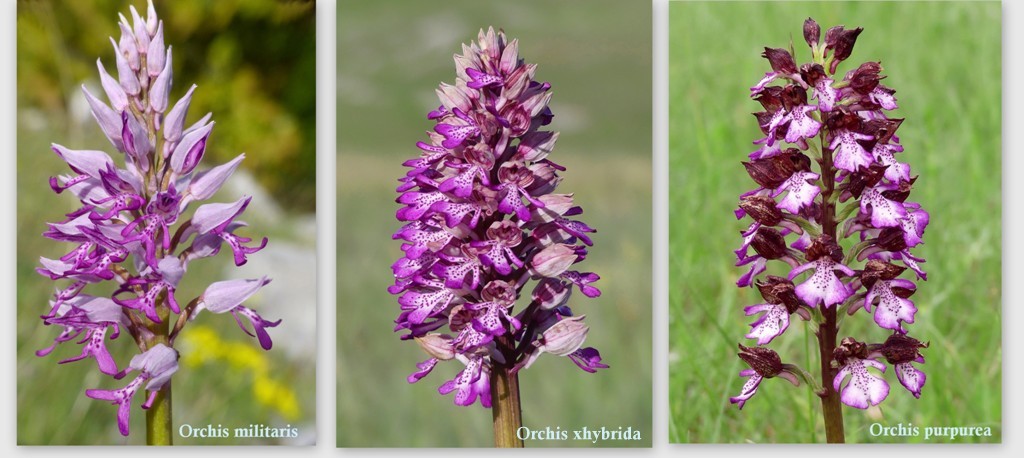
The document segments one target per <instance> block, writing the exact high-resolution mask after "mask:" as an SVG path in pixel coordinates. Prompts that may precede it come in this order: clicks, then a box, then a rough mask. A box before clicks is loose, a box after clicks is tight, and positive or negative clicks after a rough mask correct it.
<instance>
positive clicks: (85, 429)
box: [16, 0, 317, 445]
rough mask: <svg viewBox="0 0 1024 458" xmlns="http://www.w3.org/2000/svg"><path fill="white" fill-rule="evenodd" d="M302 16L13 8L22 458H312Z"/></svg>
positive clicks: (306, 72) (117, 4) (310, 245)
mask: <svg viewBox="0 0 1024 458" xmlns="http://www.w3.org/2000/svg"><path fill="white" fill-rule="evenodd" d="M315 9H316V8H315V2H313V1H288V2H282V1H277V0H248V1H246V2H209V1H204V0H178V1H174V2H170V1H161V0H155V1H151V2H149V3H147V2H146V0H98V1H93V2H78V1H72V0H63V1H62V0H38V1H23V2H18V10H17V94H18V98H17V121H18V122H17V176H18V181H17V192H18V194H17V200H18V207H17V237H18V238H17V244H18V251H17V312H16V313H17V342H18V346H17V380H18V384H17V399H18V406H17V408H18V411H17V421H18V427H17V441H18V444H19V445H144V444H148V445H313V444H315V443H316V440H317V438H316V423H315V421H316V420H315V419H316V404H315V402H316V386H315V384H316V381H315V371H316V333H317V326H316V323H317V321H316V288H317V285H316V281H315V279H316V246H315V240H316V215H315V207H316V205H315V203H316V194H315V188H316V180H315V172H314V171H315V168H316V154H315V149H316V144H315V137H316V135H315V134H316V132H315V130H316V127H315V126H316V95H317V94H316V78H315V73H316V72H315V67H316V57H315V50H316V41H315V34H316V29H315V25H316V20H315V19H316V18H315ZM40 381H45V383H40Z"/></svg>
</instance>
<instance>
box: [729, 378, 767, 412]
mask: <svg viewBox="0 0 1024 458" xmlns="http://www.w3.org/2000/svg"><path fill="white" fill-rule="evenodd" d="M740 377H750V378H749V379H747V382H746V383H744V384H743V388H742V389H740V394H739V395H738V396H733V397H731V398H729V402H730V403H732V404H738V405H739V408H740V410H743V405H744V404H746V403H747V400H748V399H750V398H751V397H753V396H754V395H755V394H757V387H758V386H760V385H761V380H764V379H763V378H762V377H761V376H760V375H757V372H754V370H753V369H744V370H742V371H740Z"/></svg>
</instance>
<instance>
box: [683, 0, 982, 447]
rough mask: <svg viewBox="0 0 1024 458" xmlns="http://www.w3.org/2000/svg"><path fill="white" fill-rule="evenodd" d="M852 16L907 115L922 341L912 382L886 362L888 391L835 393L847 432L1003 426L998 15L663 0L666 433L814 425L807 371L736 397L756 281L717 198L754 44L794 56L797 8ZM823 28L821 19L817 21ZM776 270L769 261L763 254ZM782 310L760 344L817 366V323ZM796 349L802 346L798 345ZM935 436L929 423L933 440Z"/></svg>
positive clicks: (949, 8)
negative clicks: (855, 397) (849, 400)
mask: <svg viewBox="0 0 1024 458" xmlns="http://www.w3.org/2000/svg"><path fill="white" fill-rule="evenodd" d="M808 16H811V17H813V18H814V19H815V20H817V21H818V22H819V23H820V24H821V25H822V27H823V30H824V28H826V27H829V26H832V25H835V24H845V25H847V26H850V27H853V26H862V27H864V33H862V34H861V35H860V37H859V39H858V40H857V44H856V48H855V49H854V51H853V56H852V57H851V59H850V60H849V61H847V62H846V63H844V64H843V65H840V72H845V71H847V70H849V69H850V68H852V67H851V66H852V65H855V64H852V63H850V62H857V63H859V62H863V61H866V60H880V61H881V62H882V65H883V66H884V67H885V74H887V75H888V78H887V79H886V80H885V81H884V83H885V84H886V85H888V86H890V87H892V88H895V89H896V91H897V92H896V97H897V99H898V100H899V102H900V109H899V110H898V111H897V112H896V116H898V117H905V118H906V122H904V123H903V126H902V127H901V128H900V131H899V135H900V140H901V143H902V144H903V145H904V146H905V147H906V152H905V153H901V154H902V156H901V157H900V159H901V160H903V161H907V162H909V163H910V165H911V167H912V171H913V173H914V174H915V175H916V174H919V175H920V180H918V181H917V184H916V185H915V187H914V195H913V199H914V200H916V201H920V202H921V203H922V205H923V206H924V208H926V209H928V210H929V211H930V212H931V225H930V226H929V227H928V230H927V232H926V233H925V242H926V244H925V245H923V246H921V247H920V248H918V249H916V250H915V254H917V255H919V256H923V257H924V258H926V259H927V260H928V263H927V264H925V265H924V266H923V267H924V268H925V269H926V270H927V271H928V274H929V277H928V278H929V279H930V280H929V281H928V282H921V283H920V284H919V289H918V292H917V294H915V295H914V301H915V302H916V304H917V306H918V307H919V309H920V312H919V313H918V315H917V319H918V320H917V322H916V323H914V324H911V325H909V326H910V327H911V328H912V330H913V334H914V336H915V337H917V338H919V339H921V340H926V341H930V342H931V347H930V348H928V349H925V350H924V352H925V357H926V358H927V360H928V363H927V364H925V365H924V366H923V368H924V370H925V371H926V372H927V374H928V382H927V384H926V385H925V387H924V392H923V394H922V396H921V399H920V400H915V399H914V398H913V396H911V395H910V394H909V393H908V392H907V391H906V390H904V389H903V387H902V386H900V385H899V383H898V382H897V381H896V379H895V376H894V375H893V374H892V370H891V368H890V370H888V371H887V374H886V375H885V376H886V378H887V380H888V381H889V383H890V385H891V386H892V391H891V393H890V394H889V398H888V399H887V400H886V401H885V402H884V403H882V405H881V406H880V409H870V410H868V411H859V410H856V409H852V408H848V407H844V418H845V422H846V437H847V441H848V442H923V441H924V437H923V429H924V427H928V426H983V427H991V428H992V431H993V435H994V436H993V437H990V438H984V437H982V438H977V437H976V438H958V439H957V440H956V442H996V441H999V440H1000V439H1001V435H1002V428H1001V399H1002V396H1001V392H1002V389H1001V384H1000V379H1001V376H1002V368H1001V367H1002V347H1001V344H1000V339H1001V333H1000V325H1001V321H1000V301H1001V290H1000V261H1001V255H1000V237H1001V234H1002V233H1001V229H1000V216H1001V211H1000V173H999V172H1000V95H1001V94H1000V78H999V75H1000V51H1001V49H1000V22H999V3H996V2H989V3H970V4H968V3H953V2H942V3H922V2H821V3H818V2H789V3H781V2H749V3H748V2H721V3H710V2H675V3H672V4H671V8H670V37H669V38H670V47H669V55H670V66H669V75H670V78H669V87H670V89H669V95H670V126H671V134H670V172H669V173H670V201H669V202H670V203H669V205H670V208H671V214H670V232H669V237H670V244H671V254H670V257H669V264H670V265H669V278H670V279H671V281H672V283H671V285H670V293H669V307H670V311H669V313H670V324H669V326H670V328H669V329H670V345H671V347H670V361H669V372H670V382H669V400H670V420H669V421H670V424H669V427H670V429H669V439H670V441H672V442H819V441H823V440H824V425H823V423H822V420H821V414H820V402H819V401H818V399H817V398H816V397H814V396H813V395H811V394H810V392H809V390H808V389H806V387H803V386H801V387H800V388H794V387H793V386H791V385H789V384H788V383H784V382H780V381H778V380H767V381H765V382H764V383H763V384H762V386H761V388H760V390H759V391H758V394H757V395H756V396H755V397H754V398H753V399H751V400H750V401H749V402H748V403H747V405H746V407H745V408H744V409H743V411H739V410H738V409H737V408H736V407H735V406H733V405H730V404H729V401H728V398H729V396H734V395H736V394H737V393H738V392H739V389H740V387H741V386H742V384H743V379H741V378H739V377H738V376H737V372H738V371H739V370H741V369H744V368H746V366H745V365H744V364H743V363H742V362H741V361H740V360H739V359H738V358H737V357H736V355H735V353H736V344H737V342H742V343H744V344H750V341H749V340H747V339H744V338H743V335H744V334H745V333H746V332H747V330H749V327H748V326H747V325H748V323H749V322H751V321H753V318H748V317H745V316H743V312H742V308H743V306H745V305H750V304H754V303H756V301H759V300H760V299H761V298H760V296H759V295H758V294H757V292H756V291H755V290H751V289H742V290H741V289H738V288H736V286H735V282H736V280H737V279H738V278H739V276H740V275H741V274H742V273H743V270H742V268H740V267H734V266H733V265H732V264H733V261H734V259H735V258H734V256H733V254H732V250H734V249H735V248H736V247H737V246H738V245H739V243H740V238H739V235H738V233H739V231H740V230H742V229H744V228H745V226H744V224H743V223H741V222H738V221H736V219H735V218H734V217H733V214H732V211H731V210H732V209H733V208H734V207H735V205H736V202H737V196H738V195H739V194H740V193H742V192H744V191H747V190H749V189H750V188H751V187H752V186H753V184H752V182H751V181H750V180H749V178H748V177H747V175H746V173H745V172H744V169H743V167H742V166H741V165H740V161H741V160H745V159H746V153H748V152H750V151H753V150H754V149H755V148H754V146H755V145H752V144H751V143H750V142H751V141H753V140H755V139H756V138H758V137H759V134H760V132H759V131H758V129H757V124H756V121H755V120H754V117H753V116H751V115H750V113H751V112H753V111H757V110H758V109H760V106H759V105H758V104H757V103H755V102H753V101H752V100H750V99H749V98H748V94H749V92H748V88H749V87H750V86H753V85H754V83H756V81H757V80H758V79H759V78H760V77H761V76H762V75H764V73H765V72H766V71H769V70H768V69H769V66H768V63H767V61H765V60H764V59H762V58H760V53H761V52H762V51H763V47H764V46H771V47H788V45H789V41H790V37H792V41H793V43H794V47H795V48H796V50H797V53H798V56H797V61H798V62H799V61H806V60H807V59H806V57H807V55H808V51H807V48H806V46H805V45H804V43H803V39H802V35H801V30H802V29H801V26H802V24H803V20H804V19H805V18H807V17H808ZM823 35H824V32H823ZM775 273H776V274H778V272H775ZM808 333H809V329H808V328H807V326H806V325H805V324H804V323H803V322H802V321H794V323H793V324H792V325H791V327H790V330H789V331H787V332H786V334H785V335H784V336H782V337H780V338H779V339H777V340H776V341H775V342H773V343H772V344H771V346H772V348H773V349H776V350H777V351H778V352H779V354H780V355H782V357H783V359H784V361H788V362H792V363H797V364H800V365H802V366H804V367H808V366H811V367H813V368H814V372H817V371H818V369H817V358H816V356H815V357H814V358H813V359H807V358H806V356H807V355H808V354H814V355H816V343H815V342H816V341H814V340H813V337H810V338H806V337H805V336H806V335H807V334H808ZM840 334H841V336H845V335H853V336H857V337H858V338H860V339H862V340H863V338H868V339H870V340H872V341H881V340H882V339H884V337H885V334H886V333H885V332H884V331H883V330H880V329H878V328H877V326H875V325H874V323H872V322H871V320H870V319H868V318H866V315H863V312H858V315H856V316H854V317H850V318H848V319H847V320H846V321H844V322H843V328H842V329H840ZM812 349H813V352H812V351H809V350H812ZM874 422H879V423H881V424H882V425H884V426H896V425H897V424H899V423H903V424H904V425H906V424H908V423H913V424H914V425H915V426H920V427H921V428H922V436H921V437H916V438H914V437H911V438H892V437H889V438H885V437H873V436H871V434H870V433H869V431H868V429H869V427H870V426H871V424H872V423H874ZM942 440H943V439H935V438H933V439H931V440H930V442H941V441H942Z"/></svg>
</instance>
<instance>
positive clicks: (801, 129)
mask: <svg viewBox="0 0 1024 458" xmlns="http://www.w3.org/2000/svg"><path fill="white" fill-rule="evenodd" d="M861 30H862V29H861V28H856V29H845V28H844V27H843V26H836V27H832V28H830V29H828V31H827V32H826V33H825V37H824V43H821V40H820V28H819V27H818V24H817V23H816V22H814V20H812V19H810V18H808V19H807V21H805V23H804V38H805V41H806V42H807V44H808V46H809V47H810V50H811V57H812V61H811V62H809V63H805V64H803V65H799V66H798V65H797V63H796V61H795V60H794V57H793V56H794V55H793V52H792V49H791V50H785V49H780V48H774V49H773V48H765V52H764V54H763V57H765V58H766V59H767V60H768V61H769V63H770V64H771V67H772V71H771V72H769V73H768V74H766V75H765V77H764V78H763V79H762V80H761V81H760V82H759V83H758V84H757V85H756V86H754V87H752V88H751V94H752V97H753V98H754V100H756V101H758V102H760V103H761V105H762V106H763V107H764V111H760V112H757V113H754V115H755V117H756V118H757V120H758V125H759V126H760V128H761V132H762V133H763V134H764V138H762V139H760V140H757V141H755V142H754V143H755V144H757V145H759V147H758V149H757V150H756V151H754V152H753V153H751V154H750V161H749V162H744V163H743V165H744V166H745V167H746V169H747V172H748V173H749V175H750V177H751V178H752V179H753V180H754V181H755V182H756V183H757V185H758V187H757V188H756V189H754V190H752V191H750V192H747V193H744V194H743V195H741V196H740V204H739V207H740V208H739V210H737V211H736V216H737V217H738V218H744V217H750V219H751V220H752V222H751V223H750V225H749V226H748V227H747V229H746V230H745V231H743V233H742V235H743V244H742V246H741V247H740V249H739V250H737V251H736V256H737V258H738V262H737V266H746V267H747V269H748V271H747V273H746V274H745V275H743V276H742V277H741V278H740V279H739V281H738V282H737V285H738V286H740V287H748V286H756V287H757V288H758V290H759V292H760V293H761V295H762V297H763V298H764V303H762V304H757V305H753V306H750V307H747V308H746V309H745V312H746V314H747V315H758V314H759V315H760V316H759V317H758V318H757V320H756V321H754V322H753V323H752V324H751V325H750V326H751V329H750V332H749V333H748V334H747V335H746V337H747V338H748V339H752V340H754V341H755V343H756V345H757V347H755V348H750V349H748V348H746V347H743V346H742V345H741V349H742V351H741V353H740V357H741V358H743V359H744V360H745V361H746V362H747V363H748V364H750V366H751V368H750V369H747V370H744V371H743V372H741V375H743V376H748V377H750V379H749V381H748V382H747V384H746V385H745V386H744V387H743V389H742V392H741V394H740V395H739V396H736V397H733V398H731V399H730V400H731V402H733V403H736V404H739V406H740V407H741V408H742V407H743V404H744V403H745V402H746V401H747V400H748V399H749V398H750V397H751V396H753V395H754V393H755V392H756V390H757V386H758V384H759V383H760V382H761V380H762V379H763V378H771V377H774V376H776V375H779V374H786V375H789V376H793V377H787V378H789V379H790V381H793V382H799V381H800V380H801V379H803V380H805V381H808V382H810V383H812V385H814V386H818V385H817V384H816V383H815V382H812V381H811V378H810V375H809V374H808V373H807V372H806V371H804V370H803V369H800V368H797V367H796V366H794V365H790V364H782V362H781V359H780V357H779V356H778V355H777V354H775V352H774V351H773V350H770V349H768V348H767V347H765V345H768V344H769V343H771V342H772V341H773V340H775V339H777V338H779V336H781V335H782V334H783V333H785V332H786V330H787V329H789V324H790V320H791V317H792V316H793V315H796V316H797V317H800V318H801V319H803V320H813V322H814V325H815V327H814V330H815V334H816V336H817V338H818V339H819V341H820V342H821V345H820V347H821V348H822V352H821V357H822V358H823V359H825V361H823V363H824V364H823V366H822V367H823V368H825V369H827V370H828V371H827V373H826V374H823V377H822V382H823V383H822V386H823V387H819V390H820V392H819V394H821V395H822V396H823V397H826V396H828V395H829V390H834V391H833V392H834V393H838V394H839V399H840V400H841V401H842V403H844V404H846V405H848V406H851V407H856V408H859V409H866V408H867V407H869V406H872V405H877V404H879V403H880V402H882V401H883V400H884V399H885V398H886V397H887V396H888V395H889V384H888V383H887V382H886V381H885V379H884V378H882V377H880V376H879V375H877V373H875V372H873V371H877V372H878V373H881V372H885V370H886V362H887V363H888V364H890V365H892V366H893V367H894V372H895V373H896V377H897V379H898V380H899V382H900V383H901V384H902V385H903V386H904V387H905V388H906V389H907V390H908V391H909V392H910V394H911V395H913V396H914V397H920V396H921V390H922V388H923V386H924V383H925V374H924V372H922V371H921V370H920V369H918V368H917V367H915V366H914V365H913V363H923V362H924V359H923V357H922V356H921V354H920V352H919V349H920V348H923V347H926V346H927V344H924V343H922V342H920V341H918V340H916V339H914V338H912V337H910V336H909V335H908V332H909V329H908V326H907V325H909V324H912V323H914V320H915V314H916V312H917V308H916V307H915V305H914V302H913V301H911V300H910V299H909V298H910V296H911V295H913V294H914V292H915V291H916V289H917V287H916V284H915V283H914V281H912V280H910V279H906V278H902V277H901V274H903V273H904V271H906V270H907V269H910V270H911V271H912V272H913V273H914V274H915V275H916V277H917V279H919V280H925V279H926V274H925V272H924V271H923V270H922V269H921V266H920V264H921V263H922V262H924V260H923V259H921V258H919V257H916V256H914V255H913V254H911V252H910V250H911V249H912V248H914V247H916V246H917V245H919V244H921V243H922V235H923V233H924V229H925V226H927V225H928V219H929V216H928V212H926V211H925V210H924V209H923V208H922V206H921V204H919V203H915V202H911V201H909V200H908V198H909V196H910V192H911V188H912V187H913V185H914V182H915V181H916V179H917V177H911V173H910V166H909V165H907V164H906V163H903V162H899V161H898V160H897V156H896V153H900V152H902V151H903V146H902V145H900V142H899V137H897V136H896V130H897V129H898V128H899V127H900V125H901V123H902V122H903V119H897V118H891V117H889V116H888V115H887V113H886V112H888V111H891V110H895V109H896V108H897V105H896V98H895V97H894V95H893V94H894V92H895V91H893V90H892V89H890V88H888V87H886V86H884V85H882V84H881V83H880V82H879V81H880V80H881V79H883V78H884V76H882V75H881V71H882V66H881V64H880V63H879V62H865V63H863V64H861V65H860V66H858V67H857V68H855V69H852V70H850V71H848V72H846V74H845V75H843V76H841V77H836V70H837V67H838V65H839V64H840V62H842V61H844V60H846V59H847V58H848V57H849V56H850V54H851V52H852V50H853V46H854V43H855V42H856V39H857V36H858V35H859V34H860V33H861ZM787 237H791V239H790V240H789V241H787V240H786V238H787ZM844 246H845V248H844ZM844 249H845V253H846V254H845V256H844ZM751 250H752V251H753V253H751V252H750V251H751ZM771 260H778V261H783V262H785V263H786V264H788V267H789V269H790V270H789V274H788V275H787V276H786V277H779V276H774V275H763V276H762V274H763V273H765V271H766V270H767V269H768V267H767V263H768V261H771ZM856 263H861V264H859V265H855V264H856ZM861 310H863V311H862V312H861V313H859V314H858V313H857V312H858V311H861ZM844 314H847V315H850V316H866V317H867V318H868V319H871V320H873V321H874V323H875V324H876V325H877V326H878V328H880V329H881V330H882V331H884V332H885V333H888V337H887V338H886V337H884V335H883V337H882V340H884V342H882V343H874V344H867V343H863V342H860V341H857V340H855V339H854V338H852V337H845V338H843V339H842V341H841V342H839V343H838V345H837V343H836V339H837V338H838V337H837V336H838V334H837V332H838V331H839V330H840V326H839V325H840V320H839V319H837V316H843V315H844ZM868 315H869V316H868ZM829 339H831V341H829ZM769 353H770V355H768V354H769ZM751 355H757V356H758V361H770V362H771V364H768V363H762V364H754V363H751V361H752V356H751ZM883 360H884V361H885V362H883ZM847 379H849V380H848V381H847ZM827 382H831V383H827Z"/></svg>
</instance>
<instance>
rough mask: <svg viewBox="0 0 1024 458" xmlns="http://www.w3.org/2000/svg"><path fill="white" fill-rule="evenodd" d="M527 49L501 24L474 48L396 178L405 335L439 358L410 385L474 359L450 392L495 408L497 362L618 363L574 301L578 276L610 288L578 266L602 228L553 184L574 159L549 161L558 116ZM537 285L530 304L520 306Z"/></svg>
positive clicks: (588, 291) (398, 288)
mask: <svg viewBox="0 0 1024 458" xmlns="http://www.w3.org/2000/svg"><path fill="white" fill-rule="evenodd" d="M518 50H519V46H518V42H517V41H516V40H512V41H511V42H508V41H506V38H505V35H504V33H503V32H500V31H499V32H497V33H496V32H495V31H494V30H493V29H488V30H487V32H484V31H483V30H481V31H480V34H479V38H478V41H477V43H473V44H471V45H469V46H466V45H463V53H462V55H461V56H460V55H456V56H455V66H456V75H457V80H456V83H455V85H454V86H453V85H449V84H444V83H442V84H441V86H440V88H439V89H438V90H437V94H438V96H439V98H440V100H441V106H439V107H438V108H437V110H434V111H431V112H430V114H429V115H428V116H427V118H428V119H431V120H434V121H435V122H436V123H437V124H436V125H435V126H434V131H433V132H429V136H430V139H429V142H419V143H417V146H418V147H419V149H420V150H422V153H421V155H420V157H418V158H415V159H412V160H409V161H407V162H405V166H406V167H409V168H410V169H411V170H410V171H409V172H408V173H407V174H406V176H405V177H403V178H402V179H401V180H400V181H401V185H400V186H399V187H398V192H399V193H400V194H401V196H400V197H399V198H398V203H400V204H402V208H401V209H399V210H398V213H397V218H398V220H399V221H402V222H404V223H405V226H403V227H402V229H401V230H399V231H398V232H397V233H396V234H395V235H394V238H395V239H401V240H402V242H403V243H402V251H403V252H404V256H402V258H401V259H399V260H398V261H397V262H396V263H395V264H394V265H393V267H392V268H393V271H394V275H395V284H394V285H393V286H391V287H390V288H389V291H390V292H391V293H392V294H396V295H398V296H399V297H398V302H399V304H400V305H401V309H402V312H401V314H400V315H399V317H398V319H397V320H396V323H397V325H396V326H395V330H396V331H407V332H408V333H407V334H404V335H403V336H402V339H413V340H415V341H416V342H418V343H419V344H420V346H421V347H422V348H423V349H424V350H425V351H426V352H427V353H428V354H429V355H430V359H428V360H426V361H423V362H422V363H419V364H418V366H419V370H418V371H417V372H415V373H414V374H412V375H410V376H409V382H416V381H418V380H419V379H421V378H423V377H425V376H426V375H427V374H428V373H429V372H430V371H431V370H433V368H434V367H435V365H437V363H438V362H439V361H446V360H453V359H456V360H458V361H459V362H461V363H462V364H463V365H465V368H464V369H463V370H462V371H461V372H459V374H458V375H457V376H456V377H455V378H454V379H452V380H449V381H447V382H446V383H444V384H443V385H441V387H440V389H439V391H440V392H441V393H442V394H447V393H450V392H453V391H454V392H456V394H455V403H456V404H458V405H471V404H473V403H474V402H475V401H476V400H477V399H478V398H479V399H480V404H481V405H483V406H484V407H490V406H491V390H490V377H489V375H490V373H491V372H492V370H493V369H494V368H495V366H496V365H500V366H501V367H505V368H511V370H512V372H513V373H514V372H515V371H518V370H519V369H521V368H526V367H529V366H530V364H532V363H533V361H534V360H535V359H536V358H537V357H538V356H540V354H541V353H544V352H547V353H552V354H555V355H559V356H567V357H569V358H570V359H571V360H572V361H573V362H575V363H576V364H577V365H578V366H579V367H580V368H582V369H583V370H585V371H587V372H594V371H596V370H597V369H599V368H606V367H608V366H606V365H604V364H602V363H601V356H600V354H599V353H598V351H597V350H595V349H593V348H589V347H586V348H584V347H582V344H583V341H584V339H585V338H586V335H587V331H588V327H587V326H586V325H585V324H584V323H583V321H582V319H583V316H573V314H572V311H571V310H570V309H569V306H568V305H567V303H568V301H569V298H570V296H571V294H572V289H573V285H575V287H576V288H577V289H579V291H580V292H581V293H583V294H584V295H585V296H588V297H597V296H598V295H600V294H601V292H600V291H599V290H598V289H597V288H595V287H593V286H591V285H590V283H593V282H595V281H597V280H598V278H599V277H598V276H597V275H596V274H593V273H589V272H579V271H576V270H570V269H571V268H572V266H573V265H574V264H576V263H578V262H581V261H583V260H584V259H585V258H586V256H587V246H590V245H591V244H592V242H591V239H590V237H589V235H588V234H589V233H592V232H595V231H594V230H593V229H591V228H590V227H589V226H587V225H586V224H584V223H582V222H580V221H577V220H574V219H570V218H571V217H574V216H576V215H579V214H580V213H582V212H583V211H582V209H580V207H578V206H576V205H574V204H573V196H572V195H571V194H555V193H554V191H555V188H556V187H557V186H558V184H559V182H560V181H561V178H560V177H559V176H558V172H560V171H564V170H565V168H564V167H562V166H560V165H558V164H556V163H554V162H552V161H550V160H549V159H547V156H548V153H550V152H551V150H552V148H553V147H554V144H555V140H557V138H558V133H557V132H550V131H543V130H541V129H542V128H543V127H544V126H546V125H547V124H548V123H550V122H551V120H552V113H551V110H550V109H549V108H548V101H549V100H550V98H551V93H550V92H549V89H550V85H549V84H548V83H538V82H536V81H534V80H533V78H534V72H535V70H536V65H534V64H526V63H524V62H523V60H522V59H520V58H519V52H518ZM530 280H537V283H536V285H535V286H534V287H533V290H532V293H531V295H530V299H531V300H530V302H529V304H528V305H527V306H526V307H524V308H523V309H521V310H520V311H518V312H516V311H515V310H514V308H515V304H516V302H517V301H518V300H519V297H520V294H521V292H522V291H523V289H524V288H526V287H527V285H528V284H529V283H530ZM435 331H437V332H435Z"/></svg>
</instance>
